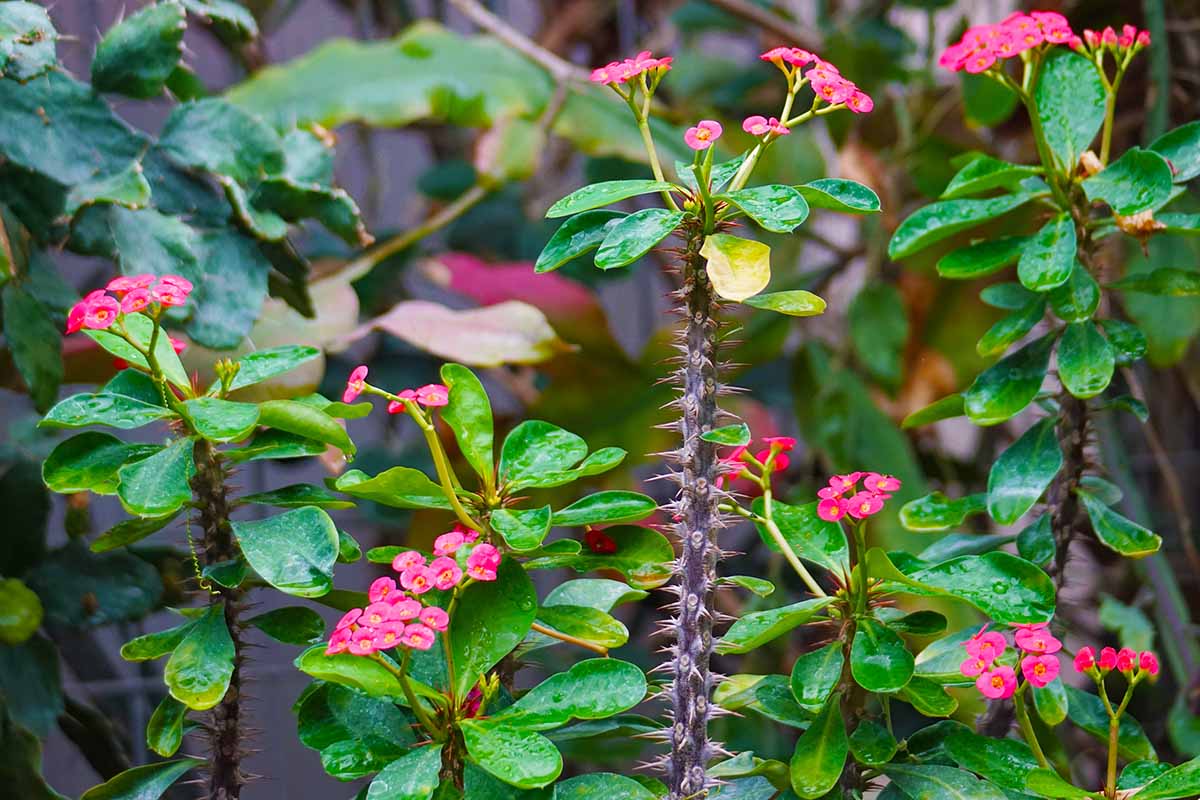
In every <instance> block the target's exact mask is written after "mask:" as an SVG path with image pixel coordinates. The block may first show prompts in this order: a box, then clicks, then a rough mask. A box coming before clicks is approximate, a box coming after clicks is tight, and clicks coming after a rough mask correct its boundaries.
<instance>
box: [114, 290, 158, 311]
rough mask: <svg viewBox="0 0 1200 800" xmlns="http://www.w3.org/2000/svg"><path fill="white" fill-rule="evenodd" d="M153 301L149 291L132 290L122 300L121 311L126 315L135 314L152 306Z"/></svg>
mask: <svg viewBox="0 0 1200 800" xmlns="http://www.w3.org/2000/svg"><path fill="white" fill-rule="evenodd" d="M151 300H153V298H152V297H151V296H150V291H149V290H148V289H131V290H130V291H129V292H128V293H126V295H125V296H124V297H122V298H121V311H122V312H124V313H126V314H134V313H136V312H138V311H141V310H142V309H143V308H145V307H146V306H148V305H150V302H151Z"/></svg>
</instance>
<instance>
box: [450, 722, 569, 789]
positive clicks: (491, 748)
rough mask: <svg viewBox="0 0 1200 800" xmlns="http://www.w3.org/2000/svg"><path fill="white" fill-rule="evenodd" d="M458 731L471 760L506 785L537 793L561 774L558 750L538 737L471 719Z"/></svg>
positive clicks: (514, 728)
mask: <svg viewBox="0 0 1200 800" xmlns="http://www.w3.org/2000/svg"><path fill="white" fill-rule="evenodd" d="M459 729H460V730H461V731H462V734H463V741H464V742H465V743H466V745H467V753H468V754H469V755H470V758H471V760H472V761H474V762H475V763H476V764H478V765H479V766H481V767H483V769H484V770H486V771H487V772H489V773H491V774H492V775H494V776H496V777H497V778H499V779H500V780H502V781H504V782H505V783H507V784H510V785H512V786H516V787H517V788H519V789H536V788H539V787H542V786H546V785H547V784H550V783H553V782H554V779H555V778H557V777H558V775H559V773H561V772H562V766H563V764H562V756H561V755H559V752H558V748H556V747H555V746H554V743H553V742H551V741H550V740H549V739H547V738H546V737H545V736H542V735H541V734H540V733H535V732H534V731H530V730H524V729H522V728H517V727H512V726H506V725H499V724H495V725H494V724H492V723H491V721H490V720H474V719H468V720H463V722H462V723H461V725H460V728H459Z"/></svg>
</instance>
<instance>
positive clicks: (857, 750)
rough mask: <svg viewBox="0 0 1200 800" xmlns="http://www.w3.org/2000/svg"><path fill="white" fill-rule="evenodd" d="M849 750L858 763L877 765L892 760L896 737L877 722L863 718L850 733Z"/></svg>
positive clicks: (869, 765)
mask: <svg viewBox="0 0 1200 800" xmlns="http://www.w3.org/2000/svg"><path fill="white" fill-rule="evenodd" d="M849 743H850V752H851V753H852V754H853V755H854V758H855V760H856V761H858V762H859V763H860V764H866V765H867V766H868V767H879V766H883V765H884V764H886V763H888V762H889V761H891V760H892V756H894V755H896V750H897V749H898V748H899V744H897V742H896V737H894V736H892V734H891V733H889V732H888V729H887V728H885V727H883V726H882V725H880V724H879V723H878V722H875V721H874V720H870V719H864V720H862V721H861V722H859V723H858V727H857V728H855V729H854V733H852V734H850V740H849Z"/></svg>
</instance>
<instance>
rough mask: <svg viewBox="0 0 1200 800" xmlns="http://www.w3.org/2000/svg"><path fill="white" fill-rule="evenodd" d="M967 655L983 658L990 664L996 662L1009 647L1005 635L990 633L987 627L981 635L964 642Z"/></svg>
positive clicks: (978, 634) (980, 632)
mask: <svg viewBox="0 0 1200 800" xmlns="http://www.w3.org/2000/svg"><path fill="white" fill-rule="evenodd" d="M963 647H964V648H966V651H967V655H969V656H974V657H975V658H982V659H983V660H984V661H986V662H988V663H989V664H990V663H992V662H993V661H995V660H996V659H997V658H999V657H1000V655H1001V654H1002V653H1003V652H1004V651H1005V649H1006V648H1007V647H1008V640H1006V639H1005V638H1004V634H1001V633H997V632H996V631H989V630H988V629H987V626H986V625H985V626H984V627H983V628H982V629H981V630H980V631H979V633H977V634H975V635H974V636H972V637H971V638H970V639H967V640H966V641H965V642H963Z"/></svg>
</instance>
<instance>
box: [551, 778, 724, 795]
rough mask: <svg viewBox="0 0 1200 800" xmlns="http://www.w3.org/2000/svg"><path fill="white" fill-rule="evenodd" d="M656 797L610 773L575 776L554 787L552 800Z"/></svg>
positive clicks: (629, 781)
mask: <svg viewBox="0 0 1200 800" xmlns="http://www.w3.org/2000/svg"><path fill="white" fill-rule="evenodd" d="M710 774H711V773H710ZM656 797H657V795H656V794H655V793H654V792H652V791H650V790H649V789H647V788H646V787H645V786H643V785H642V784H640V783H638V782H637V781H636V780H634V779H633V778H627V777H625V776H624V775H616V774H613V773H611V772H590V773H588V774H586V775H576V776H575V777H574V778H568V779H567V780H565V781H561V782H559V783H557V784H555V786H554V800H655V798H656Z"/></svg>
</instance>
